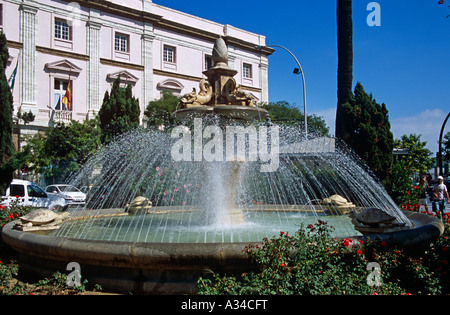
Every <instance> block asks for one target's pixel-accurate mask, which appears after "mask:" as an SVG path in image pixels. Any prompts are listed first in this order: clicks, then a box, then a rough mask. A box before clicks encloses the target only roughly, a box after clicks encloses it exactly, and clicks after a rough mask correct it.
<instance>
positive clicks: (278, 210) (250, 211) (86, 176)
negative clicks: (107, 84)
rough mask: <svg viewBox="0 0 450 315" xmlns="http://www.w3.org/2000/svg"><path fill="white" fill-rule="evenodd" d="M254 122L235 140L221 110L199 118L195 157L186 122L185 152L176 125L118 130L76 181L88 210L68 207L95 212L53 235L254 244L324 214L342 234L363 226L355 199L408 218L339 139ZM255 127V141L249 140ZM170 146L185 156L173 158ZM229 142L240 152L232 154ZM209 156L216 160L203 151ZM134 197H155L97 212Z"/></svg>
mask: <svg viewBox="0 0 450 315" xmlns="http://www.w3.org/2000/svg"><path fill="white" fill-rule="evenodd" d="M233 126H234V127H236V126H241V124H239V123H236V122H234V123H233ZM248 126H249V125H248V124H247V125H246V127H248ZM251 126H252V128H254V130H255V131H256V132H255V133H253V132H252V130H253V129H245V130H246V135H245V137H243V138H241V141H238V139H239V134H235V135H234V136H233V137H235V138H234V140H236V141H234V146H233V147H231V146H230V145H229V144H230V141H229V139H228V142H227V139H226V137H225V135H226V134H227V133H226V129H227V127H230V121H223V120H221V119H220V118H217V117H216V116H215V117H213V118H211V119H207V120H203V125H202V129H203V131H205V130H206V131H207V132H206V133H205V132H204V133H202V135H201V137H202V146H201V149H202V150H203V151H202V153H203V155H202V157H203V159H201V160H200V159H198V158H197V159H196V158H195V154H198V153H199V152H198V151H199V149H198V147H197V148H196V147H195V145H196V143H195V142H196V139H195V137H194V136H193V134H194V131H195V126H193V125H192V124H191V125H189V124H187V125H185V126H184V128H185V129H184V130H185V134H188V133H187V130H189V132H190V133H191V137H190V138H187V137H186V138H185V139H189V142H190V143H189V144H190V150H189V152H188V153H189V155H188V154H187V153H186V152H182V151H183V150H187V149H188V148H189V145H188V144H187V142H185V143H184V146H180V143H179V141H180V139H183V136H182V135H180V136H179V137H173V136H172V135H173V132H172V131H173V130H166V131H159V130H153V131H142V130H141V131H135V132H132V133H129V134H127V135H124V136H121V137H120V138H118V139H117V140H116V141H115V142H113V143H111V144H110V145H108V146H107V147H105V148H103V149H102V150H101V151H100V152H99V153H97V154H96V155H95V156H93V157H92V158H91V159H90V160H89V161H88V163H87V164H86V165H85V167H84V168H83V169H82V170H81V171H80V172H79V173H77V174H76V175H75V176H73V178H72V179H71V180H70V183H71V184H72V185H75V186H78V187H82V186H86V187H90V193H89V194H88V200H87V203H86V206H85V208H83V209H74V210H72V211H75V212H77V211H78V212H83V213H86V212H87V213H89V216H87V217H86V218H85V219H82V220H77V221H74V222H68V223H66V224H64V225H63V226H62V227H61V229H60V230H58V231H56V232H54V233H55V235H57V236H63V237H75V238H82V239H98V240H110V241H139V242H188V243H203V242H251V241H259V240H261V239H262V238H263V237H271V236H273V235H277V234H278V233H279V232H280V231H289V232H290V233H294V232H295V231H296V230H297V229H298V228H300V226H301V224H309V223H314V222H315V221H316V220H317V219H318V218H321V219H322V220H324V221H328V222H329V223H330V224H331V225H333V226H334V227H335V228H336V231H335V233H336V235H338V236H353V235H357V234H358V232H356V231H355V230H354V229H353V226H352V224H351V220H350V218H349V217H348V215H347V213H348V210H350V211H351V210H352V209H353V208H359V207H362V208H379V209H382V210H384V211H386V212H387V213H389V214H390V215H393V216H395V217H396V218H397V221H398V222H404V223H405V224H406V225H410V222H409V221H408V219H407V218H406V217H405V216H404V215H403V213H402V212H401V211H400V210H399V209H398V207H397V206H396V204H395V203H394V201H393V200H392V199H391V198H390V197H389V196H388V194H387V193H386V191H385V190H384V188H383V187H382V186H381V185H380V184H379V183H378V181H377V180H376V179H375V178H374V177H373V176H372V175H371V174H370V172H368V171H367V168H366V167H365V166H364V164H362V163H361V162H360V161H359V160H358V159H355V158H354V157H353V156H352V155H351V154H349V152H348V151H347V150H346V149H345V148H342V147H340V146H339V145H335V141H334V139H330V138H320V137H310V138H309V139H303V140H301V139H302V138H301V132H300V130H301V129H299V128H298V127H292V126H285V127H282V128H281V127H279V126H276V128H277V129H276V135H277V137H274V135H275V129H272V130H270V128H269V130H268V129H267V127H266V126H265V125H264V124H261V123H259V124H258V123H253V124H252V125H251ZM176 128H177V127H176ZM264 128H266V129H264ZM272 128H274V127H272ZM212 130H213V131H215V132H211V131H212ZM219 130H220V131H219ZM243 130H244V129H243ZM261 130H262V132H261ZM252 134H256V135H257V139H256V140H257V142H256V143H257V144H258V145H254V143H253V144H252V141H253V140H254V139H253V140H252V138H251V137H252ZM220 136H223V137H220ZM276 138H277V139H276ZM242 139H244V140H245V141H244V143H242ZM197 140H198V138H197ZM263 140H264V141H263ZM273 140H277V141H279V143H275V142H276V141H275V142H274V141H273ZM177 141H178V146H177ZM227 143H228V147H227ZM262 144H264V145H263V146H262ZM274 144H276V145H274ZM197 145H198V143H197ZM261 146H262V147H261ZM174 147H176V148H177V149H179V150H180V151H179V153H180V154H181V155H183V154H184V157H185V160H183V159H179V158H175V159H174V155H173V148H174ZM243 147H244V148H245V150H242V148H243ZM231 148H232V149H233V152H234V154H230V152H226V149H228V151H229V150H230V149H231ZM240 148H241V149H240ZM255 149H256V150H257V152H254V150H255ZM239 150H240V151H239ZM277 151H278V152H277ZM274 152H277V156H276V159H277V164H278V165H277V166H278V167H277V168H276V170H275V171H266V172H263V171H262V170H263V168H261V166H264V165H266V166H267V165H269V164H270V163H271V161H270V160H269V159H261V158H259V159H258V158H256V159H255V158H254V157H255V156H258V154H266V155H267V154H269V155H270V154H271V153H274ZM205 153H207V154H206V155H205ZM208 154H210V155H211V156H213V157H215V158H213V159H212V158H206V159H205V156H207V155H208ZM260 156H263V155H260ZM220 157H222V158H220ZM227 157H228V158H227ZM274 159H275V155H272V160H274ZM335 195H339V196H340V197H342V198H343V199H345V200H347V201H348V204H345V205H344V206H343V207H337V206H333V207H330V206H329V205H327V204H326V203H325V202H324V201H326V200H327V198H329V197H330V196H335ZM138 196H139V197H143V198H146V199H147V200H148V201H149V202H151V204H152V206H151V208H149V209H148V211H147V210H146V211H144V212H140V213H137V214H135V215H129V216H123V217H106V218H105V217H101V214H102V213H103V211H105V209H121V210H123V211H122V212H127V211H128V210H127V209H129V205H130V204H131V203H132V201H133V200H134V199H135V198H136V197H138ZM94 210H98V211H94Z"/></svg>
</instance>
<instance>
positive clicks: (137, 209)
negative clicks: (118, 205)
mask: <svg viewBox="0 0 450 315" xmlns="http://www.w3.org/2000/svg"><path fill="white" fill-rule="evenodd" d="M151 207H152V202H151V201H150V200H148V198H145V197H142V196H137V197H136V198H134V199H133V201H132V202H131V203H130V204H129V205H127V207H126V208H127V209H128V213H129V214H136V215H138V214H146V213H147V212H148V211H149V210H150V208H151Z"/></svg>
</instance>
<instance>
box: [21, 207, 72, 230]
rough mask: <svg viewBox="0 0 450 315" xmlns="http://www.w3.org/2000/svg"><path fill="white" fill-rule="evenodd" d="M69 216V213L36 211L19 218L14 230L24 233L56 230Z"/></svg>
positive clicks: (46, 210) (45, 210)
mask: <svg viewBox="0 0 450 315" xmlns="http://www.w3.org/2000/svg"><path fill="white" fill-rule="evenodd" d="M69 215H70V214H69V212H62V213H60V214H58V213H56V212H53V211H51V210H48V209H37V210H34V211H32V212H30V213H28V214H27V215H24V216H22V217H20V218H19V219H20V222H17V223H16V224H15V225H14V228H15V229H17V230H20V231H24V232H32V231H51V230H57V229H59V224H61V223H62V222H63V221H64V220H66V219H67V218H68V217H69Z"/></svg>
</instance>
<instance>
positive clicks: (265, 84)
mask: <svg viewBox="0 0 450 315" xmlns="http://www.w3.org/2000/svg"><path fill="white" fill-rule="evenodd" d="M259 77H260V85H261V102H262V103H268V102H269V61H268V59H267V57H263V56H262V57H261V63H260V64H259Z"/></svg>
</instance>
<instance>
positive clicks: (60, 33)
mask: <svg viewBox="0 0 450 315" xmlns="http://www.w3.org/2000/svg"><path fill="white" fill-rule="evenodd" d="M55 38H59V39H64V40H72V27H71V26H70V25H69V23H68V22H67V21H66V20H61V19H55Z"/></svg>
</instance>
